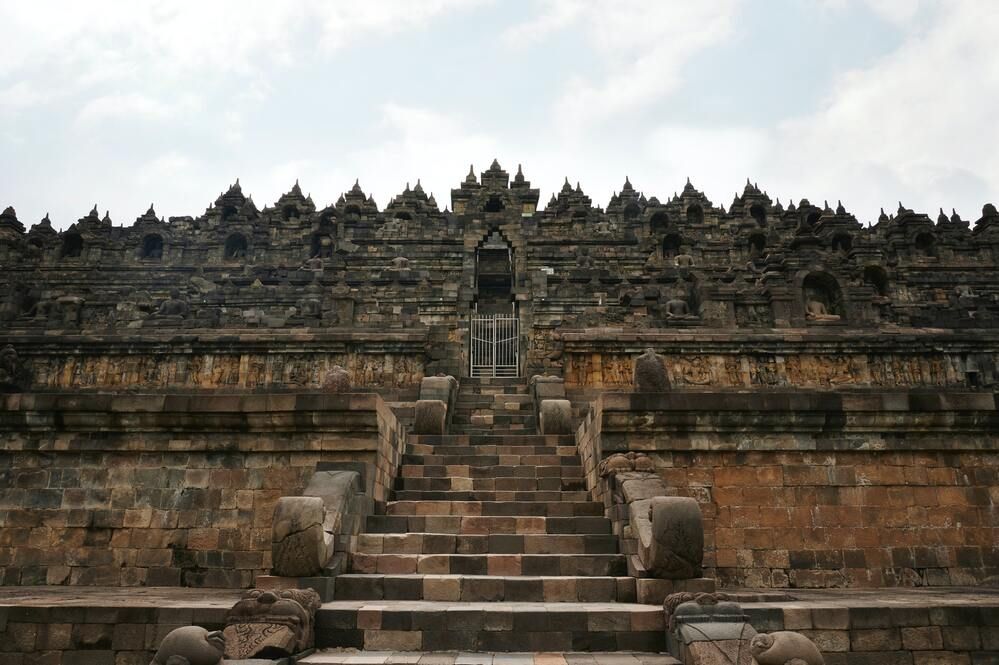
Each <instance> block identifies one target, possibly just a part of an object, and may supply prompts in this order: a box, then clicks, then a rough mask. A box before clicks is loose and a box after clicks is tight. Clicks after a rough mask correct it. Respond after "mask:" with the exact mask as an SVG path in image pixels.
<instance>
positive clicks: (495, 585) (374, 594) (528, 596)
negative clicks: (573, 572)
mask: <svg viewBox="0 0 999 665" xmlns="http://www.w3.org/2000/svg"><path fill="white" fill-rule="evenodd" d="M334 599H335V600H431V601H465V602H507V603H576V602H582V603H617V602H620V603H633V602H635V578H633V577H606V576H594V577H579V576H565V577H554V576H545V577H528V576H515V575H492V576H490V575H421V574H416V575H380V574H374V575H360V574H354V573H349V574H346V575H339V576H337V578H336V591H335V596H334Z"/></svg>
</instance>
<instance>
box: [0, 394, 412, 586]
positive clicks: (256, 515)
mask: <svg viewBox="0 0 999 665" xmlns="http://www.w3.org/2000/svg"><path fill="white" fill-rule="evenodd" d="M0 438H2V439H3V441H4V450H3V451H0V487H3V488H4V489H3V490H0V520H2V521H0V526H2V528H0V570H2V575H3V577H2V580H3V583H4V584H23V585H27V584H73V585H75V584H79V585H122V586H134V585H148V586H162V585H183V586H211V587H247V586H250V585H251V584H252V583H253V579H254V577H255V576H256V575H257V574H261V573H265V572H267V571H268V570H269V569H270V557H271V551H270V548H271V518H272V513H273V508H274V504H275V503H276V501H277V500H278V498H279V497H281V496H286V495H295V494H298V493H300V492H301V491H302V489H303V488H304V487H305V484H306V483H307V482H308V479H309V477H310V476H311V475H312V473H313V472H314V471H315V469H316V467H317V465H320V464H322V465H324V466H326V467H329V466H330V465H335V464H337V463H340V464H344V465H346V466H347V467H348V468H359V469H360V470H362V472H363V475H364V477H365V481H366V491H367V492H368V493H369V494H370V495H371V496H372V497H373V498H374V499H375V500H376V501H384V500H386V499H387V497H388V492H389V490H390V488H391V484H392V481H393V479H394V478H395V476H396V468H397V466H398V464H399V460H400V458H401V454H402V451H403V447H404V445H405V433H404V431H403V428H402V426H401V425H400V424H399V422H398V421H397V420H396V418H395V416H394V414H393V412H392V411H391V409H389V408H388V406H387V405H386V404H385V402H384V401H382V399H381V398H380V397H379V396H378V395H375V394H365V393H355V394H340V395H326V394H321V393H315V392H314V393H283V394H259V395H207V394H171V395H109V394H78V393H76V394H68V393H57V394H52V393H48V394H28V393H25V394H13V395H7V396H5V397H3V398H2V399H0Z"/></svg>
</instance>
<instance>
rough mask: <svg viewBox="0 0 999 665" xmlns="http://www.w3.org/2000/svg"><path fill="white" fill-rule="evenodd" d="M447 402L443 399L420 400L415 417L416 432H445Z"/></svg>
mask: <svg viewBox="0 0 999 665" xmlns="http://www.w3.org/2000/svg"><path fill="white" fill-rule="evenodd" d="M446 421H447V403H445V402H443V401H441V400H422V399H421V400H420V401H418V402H417V403H416V413H415V415H414V418H413V433H414V434H437V435H440V434H444V433H445V423H446Z"/></svg>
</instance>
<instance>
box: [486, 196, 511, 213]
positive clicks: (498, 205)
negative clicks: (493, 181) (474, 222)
mask: <svg viewBox="0 0 999 665" xmlns="http://www.w3.org/2000/svg"><path fill="white" fill-rule="evenodd" d="M505 207H506V206H504V205H503V199H501V198H500V197H499V196H497V195H495V194H493V195H492V196H490V197H489V199H488V200H487V201H486V205H485V206H483V208H482V210H483V212H503V209H504V208H505Z"/></svg>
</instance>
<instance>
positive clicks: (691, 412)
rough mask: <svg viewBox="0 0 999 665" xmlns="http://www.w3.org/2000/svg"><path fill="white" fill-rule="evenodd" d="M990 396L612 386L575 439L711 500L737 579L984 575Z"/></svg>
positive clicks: (730, 572)
mask: <svg viewBox="0 0 999 665" xmlns="http://www.w3.org/2000/svg"><path fill="white" fill-rule="evenodd" d="M997 432H999V411H997V408H996V401H995V395H994V394H992V393H982V392H978V393H967V392H966V393H957V392H937V393H925V392H912V391H894V392H859V391H858V392H853V393H844V394H832V393H818V392H806V391H800V390H799V391H795V392H786V391H754V392H706V391H705V392H697V391H683V392H673V393H662V394H646V395H639V394H605V395H603V396H601V397H600V398H599V399H598V400H597V401H596V403H595V405H594V407H593V409H592V410H591V411H590V413H589V414H588V415H587V417H586V419H585V421H584V422H583V424H582V425H581V426H580V428H579V430H578V432H577V445H578V447H579V450H580V454H581V456H582V460H583V466H584V472H585V473H586V476H587V484H588V487H589V488H590V489H591V492H592V493H593V495H594V496H595V498H596V499H598V500H602V501H604V503H605V505H606V506H608V507H609V506H610V497H609V496H608V493H607V488H606V483H605V482H604V481H603V480H602V479H601V478H600V477H599V475H598V471H597V464H598V463H599V461H600V460H601V459H603V458H604V457H606V456H608V455H609V454H611V453H614V452H620V451H628V450H636V451H643V452H646V453H648V454H649V456H650V457H651V458H652V459H653V461H654V462H655V466H656V468H657V471H658V473H659V475H660V476H661V477H662V478H663V480H664V481H665V483H666V485H667V487H669V488H670V489H671V491H673V492H675V493H676V494H677V495H682V496H691V497H694V498H695V499H697V500H698V502H699V503H700V504H701V508H702V511H703V516H704V520H705V529H706V533H705V542H706V556H705V567H706V568H707V569H708V572H707V574H709V575H713V576H716V577H717V578H718V579H719V581H720V582H721V583H722V584H723V585H726V586H749V587H839V586H851V587H861V586H863V587H883V586H923V585H948V584H977V583H983V582H986V581H987V580H989V579H995V576H996V575H997V574H999V548H997V547H996V543H997V542H999V517H997V511H996V504H997V502H999V495H997V494H996V487H997V486H999V452H997V450H996V446H997V436H999V435H997Z"/></svg>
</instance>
